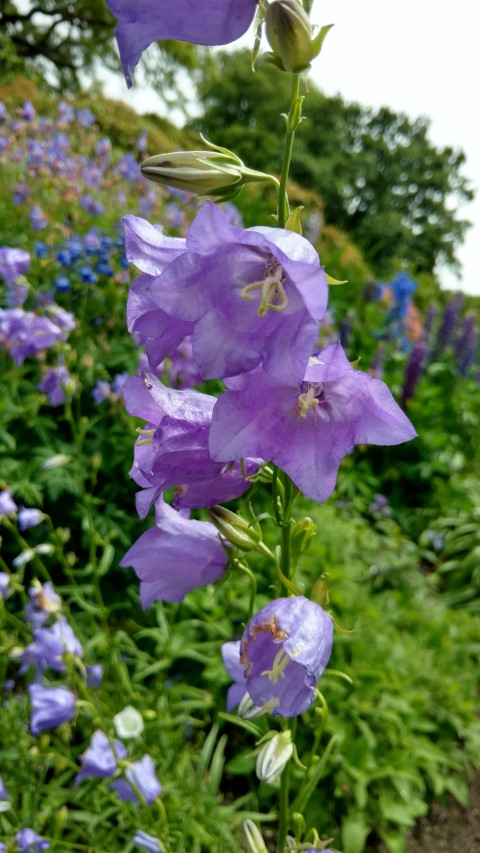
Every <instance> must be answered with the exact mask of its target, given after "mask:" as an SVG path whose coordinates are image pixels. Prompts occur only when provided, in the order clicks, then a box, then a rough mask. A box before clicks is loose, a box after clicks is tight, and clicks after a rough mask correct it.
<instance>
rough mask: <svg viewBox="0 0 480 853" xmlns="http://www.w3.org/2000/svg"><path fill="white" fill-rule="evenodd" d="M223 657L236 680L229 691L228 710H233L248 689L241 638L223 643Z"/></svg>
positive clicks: (229, 671) (229, 672)
mask: <svg viewBox="0 0 480 853" xmlns="http://www.w3.org/2000/svg"><path fill="white" fill-rule="evenodd" d="M222 658H223V663H224V665H225V669H226V670H227V672H228V674H229V676H230V678H232V679H233V681H234V683H233V684H231V685H230V687H229V688H228V693H227V711H231V710H232V708H235V706H236V705H239V704H240V702H241V701H242V699H243V697H244V695H245V693H246V690H247V680H246V678H245V673H244V668H243V666H242V663H241V661H240V640H231V641H230V642H228V643H223V645H222Z"/></svg>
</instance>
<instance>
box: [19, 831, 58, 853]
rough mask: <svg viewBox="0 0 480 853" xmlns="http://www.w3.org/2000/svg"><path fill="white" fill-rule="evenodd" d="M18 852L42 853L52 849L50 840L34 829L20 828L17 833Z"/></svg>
mask: <svg viewBox="0 0 480 853" xmlns="http://www.w3.org/2000/svg"><path fill="white" fill-rule="evenodd" d="M15 841H16V842H17V844H18V847H17V848H16V849H17V850H18V853H42V850H49V849H50V842H49V841H47V839H46V838H42V836H41V835H39V834H38V832H35V830H34V829H20V830H19V831H18V832H17V834H16V835H15Z"/></svg>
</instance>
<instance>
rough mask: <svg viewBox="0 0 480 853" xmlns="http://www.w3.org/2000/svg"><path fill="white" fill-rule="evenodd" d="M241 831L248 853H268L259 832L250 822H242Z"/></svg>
mask: <svg viewBox="0 0 480 853" xmlns="http://www.w3.org/2000/svg"><path fill="white" fill-rule="evenodd" d="M243 831H244V833H245V841H246V842H247V851H248V853H268V850H267V848H266V847H265V842H264V840H263V838H262V836H261V833H260V830H259V829H258V828H257V827H256V826H255V824H254V823H253V821H252V820H249V819H248V818H247V820H244V821H243Z"/></svg>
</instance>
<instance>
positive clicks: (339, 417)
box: [210, 344, 416, 503]
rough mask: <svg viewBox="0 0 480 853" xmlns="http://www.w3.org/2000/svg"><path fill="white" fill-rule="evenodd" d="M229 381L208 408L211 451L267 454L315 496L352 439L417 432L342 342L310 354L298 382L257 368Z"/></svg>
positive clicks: (327, 488)
mask: <svg viewBox="0 0 480 853" xmlns="http://www.w3.org/2000/svg"><path fill="white" fill-rule="evenodd" d="M229 384H230V385H231V388H230V390H228V391H226V392H225V393H224V394H222V395H221V397H220V398H219V400H218V402H217V403H216V405H215V408H214V410H213V416H212V426H211V428H210V454H211V456H212V458H213V459H217V460H218V461H223V460H231V459H242V458H244V457H245V456H255V457H261V458H262V459H265V460H272V461H273V462H274V463H275V464H276V465H278V466H279V467H280V468H282V469H283V470H284V471H286V473H287V474H288V475H289V477H291V479H292V480H293V482H294V483H295V485H296V486H297V487H298V488H299V489H300V490H301V491H302V492H303V493H304V494H305V495H307V497H309V498H312V500H315V501H318V502H319V503H323V502H324V501H326V500H327V498H328V497H329V496H330V495H331V494H332V491H333V489H334V488H335V483H336V478H337V473H338V468H339V465H340V462H341V460H342V459H343V457H344V456H345V455H346V454H347V453H349V451H350V450H351V449H352V448H353V446H354V445H355V444H379V445H392V444H400V443H402V442H404V441H408V440H410V439H411V438H414V437H415V435H416V432H415V430H414V428H413V426H412V424H411V423H410V421H409V420H408V418H407V417H406V415H405V414H404V413H403V412H402V410H401V409H400V407H399V406H398V405H397V403H396V402H395V400H394V399H393V397H392V395H391V393H390V391H389V390H388V388H387V386H386V385H385V384H384V383H383V382H382V381H381V380H380V379H374V378H373V377H372V376H369V375H368V374H366V373H362V372H360V371H357V370H355V369H354V368H353V367H352V366H351V364H350V363H349V361H348V359H347V357H346V355H345V353H344V351H343V349H342V347H341V346H340V344H335V345H332V346H329V347H327V348H326V349H324V350H321V351H320V352H319V353H317V355H316V356H315V357H313V358H311V359H310V362H309V365H308V367H307V370H306V372H305V376H304V380H303V382H300V383H297V384H296V385H292V384H288V383H287V382H285V383H282V384H281V383H279V382H278V381H277V380H276V379H275V378H274V377H273V376H270V375H268V374H267V373H265V372H264V371H263V370H261V369H257V370H255V371H252V372H251V373H249V374H247V375H246V376H243V377H236V378H235V379H234V380H232V381H231V382H230V383H229Z"/></svg>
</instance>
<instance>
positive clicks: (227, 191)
mask: <svg viewBox="0 0 480 853" xmlns="http://www.w3.org/2000/svg"><path fill="white" fill-rule="evenodd" d="M202 139H203V137H202ZM203 141H204V142H205V143H206V145H208V146H209V148H210V149H211V150H207V151H174V152H173V153H171V154H156V155H155V156H154V157H148V159H147V160H144V161H143V163H142V164H141V166H140V170H141V172H142V175H143V176H144V177H145V178H148V179H149V180H150V181H155V182H156V183H158V184H163V185H164V186H167V187H175V188H176V189H178V190H185V191H186V192H189V193H195V194H196V195H209V196H214V197H215V198H218V199H219V200H221V201H225V200H226V199H230V198H233V197H234V196H235V195H236V194H237V192H238V191H239V190H240V189H241V187H242V186H243V184H245V183H248V182H249V181H271V180H275V179H273V178H272V177H271V176H270V175H266V174H264V173H263V172H256V171H254V170H252V169H248V168H247V166H245V164H244V163H243V162H242V160H240V158H239V157H237V155H236V154H234V153H233V151H229V150H228V149H227V148H220V147H219V146H217V145H213V144H212V143H210V142H208V141H207V140H205V139H204V140H203Z"/></svg>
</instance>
